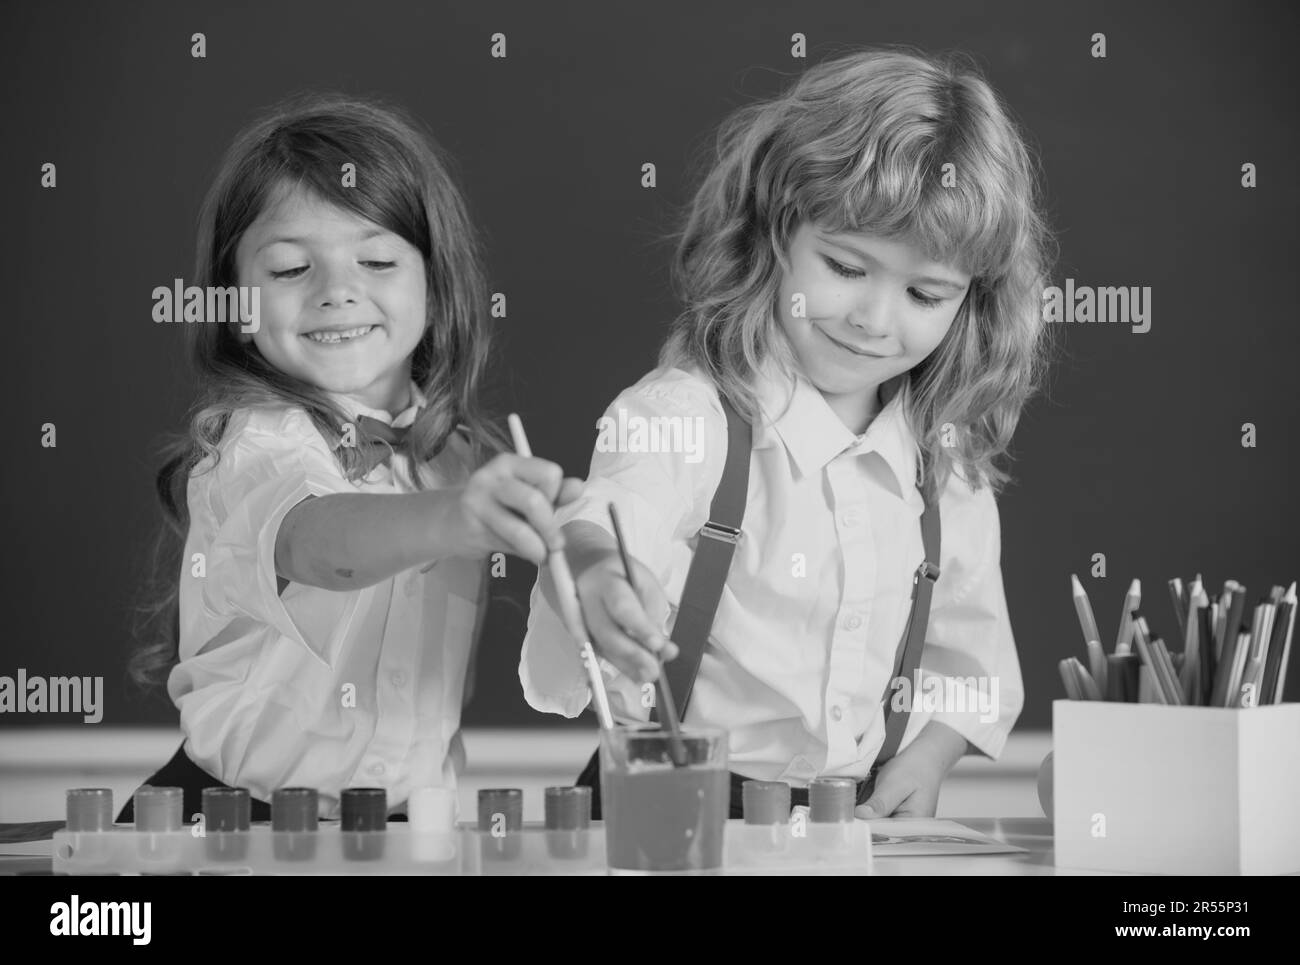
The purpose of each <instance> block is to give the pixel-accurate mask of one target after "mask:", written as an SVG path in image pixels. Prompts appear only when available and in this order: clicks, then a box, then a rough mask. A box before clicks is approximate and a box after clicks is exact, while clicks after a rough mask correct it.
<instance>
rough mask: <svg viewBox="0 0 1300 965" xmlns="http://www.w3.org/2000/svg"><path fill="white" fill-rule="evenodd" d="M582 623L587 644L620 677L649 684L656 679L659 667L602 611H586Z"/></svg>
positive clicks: (644, 650) (600, 609) (649, 654)
mask: <svg viewBox="0 0 1300 965" xmlns="http://www.w3.org/2000/svg"><path fill="white" fill-rule="evenodd" d="M586 621H587V629H588V630H589V631H590V632H591V642H592V643H593V644H594V645H595V647H596V649H597V650H599V651H600V655H601V656H602V657H604V658H605V659H606V660H608V661H609V662H610V663H612V664H613V665H614V666H615V667H617V668H618V669H619V670H620V671H621V672H622V673H624V674H626V675H627V676H628V677H631V678H632V679H633V680H635V681H637V682H639V683H649V682H650V681H652V680H654V679H656V678H657V677H658V676H659V664H658V662H657V661H656V660H655V658H654V656H653V655H652V654H651V653H650V651H648V650H646V648H645V647H643V646H642V645H641V644H640V643H638V642H637V641H636V640H633V639H632V638H631V637H629V636H628V635H627V634H626V633H624V632H623V630H622V628H621V627H619V625H618V623H617V622H616V621H615V620H614V619H613V617H612V616H611V615H610V614H609V613H608V611H607V610H606V609H605V608H604V607H601V606H598V607H592V608H591V609H589V610H588V611H587V614H586Z"/></svg>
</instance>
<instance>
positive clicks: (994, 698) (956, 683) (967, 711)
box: [919, 674, 1023, 760]
mask: <svg viewBox="0 0 1300 965" xmlns="http://www.w3.org/2000/svg"><path fill="white" fill-rule="evenodd" d="M987 679H988V683H987V686H983V687H981V686H978V685H977V686H971V682H970V681H969V680H967V679H963V678H960V677H946V676H938V675H934V674H928V675H925V676H924V677H923V678H922V684H921V686H922V688H923V692H922V694H921V695H919V699H920V700H921V702H922V706H924V704H925V702H926V701H928V700H931V699H933V700H936V701H937V702H938V703H939V704H941V706H940V707H939V709H937V710H934V711H933V712H932V713H931V714H930V715H929V719H930V720H932V721H937V722H938V723H940V724H946V725H947V726H948V727H951V728H952V729H953V730H955V731H956V732H957V733H958V734H960V735H961V736H962V737H964V738H966V740H967V741H968V742H970V744H971V745H972V746H973V747H974V748H975V750H977V751H979V753H981V754H983V755H985V756H986V757H988V758H989V759H991V760H997V759H998V757H999V755H1001V753H1002V749H1003V748H1004V747H1005V746H1006V743H1007V737H1008V735H1010V733H1011V728H1012V727H1013V726H1014V725H1015V723H1016V718H1018V717H1019V716H1020V708H1021V705H1022V703H1023V699H1022V698H1021V696H1020V693H1019V689H1018V688H1016V689H1015V690H1014V692H1010V693H1007V692H1003V690H1002V687H1001V685H1000V682H999V678H997V677H991V678H987ZM940 683H942V690H939V685H940ZM931 694H934V696H933V697H932V696H931Z"/></svg>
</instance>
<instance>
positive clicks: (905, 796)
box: [853, 721, 966, 820]
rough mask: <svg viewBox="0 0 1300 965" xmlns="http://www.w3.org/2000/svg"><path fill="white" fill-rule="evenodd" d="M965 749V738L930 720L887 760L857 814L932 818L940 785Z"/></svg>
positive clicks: (872, 816)
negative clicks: (901, 748)
mask: <svg viewBox="0 0 1300 965" xmlns="http://www.w3.org/2000/svg"><path fill="white" fill-rule="evenodd" d="M965 751H966V739H965V738H964V737H962V736H961V735H960V734H958V733H957V732H956V731H954V730H953V729H952V728H950V727H948V726H946V725H943V724H939V723H937V722H935V721H930V722H929V723H928V724H926V725H925V727H923V728H922V729H921V733H920V734H918V735H917V736H916V739H915V740H913V741H912V742H911V743H910V744H908V745H907V747H906V748H904V749H903V750H902V751H900V752H899V753H898V754H896V755H895V756H894V757H893V758H891V759H890V760H888V761H886V762H885V764H884V765H883V766H882V767H881V768H880V770H879V771H878V772H877V774H876V786H875V788H874V789H873V790H872V792H871V797H870V798H869V799H868V800H867V803H866V804H863V805H862V806H861V807H859V808H856V809H855V810H854V812H853V813H854V814H856V815H857V816H858V817H860V818H867V819H868V820H870V819H871V818H888V817H896V818H932V817H934V813H935V811H936V810H937V809H938V806H939V785H940V784H942V783H943V779H944V778H945V777H946V776H947V774H948V772H949V771H950V770H952V766H953V765H954V764H956V763H957V761H958V760H960V759H961V756H962V754H963V753H965Z"/></svg>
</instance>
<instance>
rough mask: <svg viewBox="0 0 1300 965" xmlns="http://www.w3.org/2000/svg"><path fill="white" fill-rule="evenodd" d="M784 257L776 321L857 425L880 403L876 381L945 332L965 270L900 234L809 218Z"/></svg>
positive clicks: (930, 347)
mask: <svg viewBox="0 0 1300 965" xmlns="http://www.w3.org/2000/svg"><path fill="white" fill-rule="evenodd" d="M788 258H789V263H790V268H789V271H787V272H786V274H785V277H784V278H783V279H782V282H781V291H780V295H779V304H778V313H777V317H778V319H779V320H780V323H781V328H782V330H783V331H784V332H785V334H786V336H787V337H788V338H789V340H790V344H791V346H792V347H793V349H794V352H795V355H796V356H797V358H798V359H799V363H800V366H801V367H802V369H803V374H804V375H805V376H806V377H807V378H808V379H809V381H811V382H812V383H813V385H815V386H816V387H817V388H818V390H819V391H820V392H821V393H822V395H823V396H824V397H825V398H826V401H827V403H828V404H829V405H830V406H831V408H832V409H833V410H834V411H835V414H836V415H838V416H839V417H840V419H841V420H842V421H843V422H844V424H845V425H846V426H848V428H849V430H850V431H852V432H854V433H859V432H862V431H864V430H865V429H866V427H867V425H868V424H869V423H870V422H871V420H872V418H874V417H875V415H876V412H877V411H878V409H879V402H878V399H877V391H878V389H879V388H880V386H881V385H882V384H883V383H885V382H887V381H889V380H890V379H892V378H893V377H894V376H896V375H899V374H901V373H903V372H906V371H908V370H909V369H911V368H913V367H914V366H915V365H917V363H919V362H921V361H922V360H924V359H925V358H926V356H928V355H929V354H930V353H931V352H933V351H934V350H935V348H936V347H938V345H939V343H940V342H941V341H943V337H944V336H945V335H946V334H947V333H948V329H949V328H950V327H951V326H952V322H953V319H954V318H955V317H956V315H957V311H958V309H959V308H960V307H961V304H962V300H963V298H964V297H965V294H966V290H967V288H968V286H969V284H970V276H969V275H966V274H964V273H962V272H960V271H958V270H956V269H955V268H954V267H952V266H950V265H936V264H933V263H931V262H929V261H928V260H927V259H926V258H925V257H924V256H922V255H921V254H920V253H919V252H918V251H917V250H916V249H915V248H913V247H912V246H910V245H906V244H903V243H901V242H897V241H891V240H887V239H884V238H881V237H877V236H875V235H870V234H865V233H854V234H845V233H834V232H829V231H823V230H820V229H819V228H818V227H817V226H815V225H812V224H808V223H805V224H803V225H801V226H800V227H799V230H798V231H796V232H795V234H794V237H793V238H792V239H791V242H790V251H789V253H788ZM796 296H802V297H801V298H798V297H796ZM798 307H802V311H797V308H798Z"/></svg>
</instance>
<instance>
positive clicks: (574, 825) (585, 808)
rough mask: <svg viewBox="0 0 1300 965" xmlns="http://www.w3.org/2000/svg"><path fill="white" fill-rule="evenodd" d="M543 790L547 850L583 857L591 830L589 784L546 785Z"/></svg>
mask: <svg viewBox="0 0 1300 965" xmlns="http://www.w3.org/2000/svg"><path fill="white" fill-rule="evenodd" d="M545 794H546V798H545V803H544V808H545V811H546V852H547V854H549V855H550V856H551V857H552V858H558V859H560V860H576V859H578V858H585V857H586V856H587V843H588V838H589V837H590V834H591V788H589V787H582V786H577V787H548V788H547V789H546V792H545Z"/></svg>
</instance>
